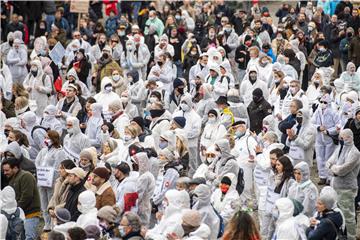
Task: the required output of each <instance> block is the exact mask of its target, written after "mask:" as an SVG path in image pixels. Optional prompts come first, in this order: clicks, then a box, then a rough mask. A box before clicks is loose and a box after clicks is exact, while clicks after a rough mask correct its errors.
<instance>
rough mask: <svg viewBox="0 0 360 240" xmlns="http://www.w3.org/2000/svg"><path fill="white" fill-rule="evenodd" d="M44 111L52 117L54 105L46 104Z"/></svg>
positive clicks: (54, 111)
mask: <svg viewBox="0 0 360 240" xmlns="http://www.w3.org/2000/svg"><path fill="white" fill-rule="evenodd" d="M44 112H47V113H48V114H49V116H52V117H54V116H55V114H56V107H55V106H54V105H47V106H46V108H45V109H44Z"/></svg>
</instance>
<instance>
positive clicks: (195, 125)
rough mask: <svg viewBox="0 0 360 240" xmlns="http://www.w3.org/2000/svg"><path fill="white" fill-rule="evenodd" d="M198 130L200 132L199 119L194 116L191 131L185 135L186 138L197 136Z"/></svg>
mask: <svg viewBox="0 0 360 240" xmlns="http://www.w3.org/2000/svg"><path fill="white" fill-rule="evenodd" d="M194 114H195V113H194ZM200 132H201V119H199V121H198V119H197V118H196V120H195V121H193V122H192V126H191V131H189V132H188V133H187V134H186V135H187V137H188V139H193V138H197V137H199V135H200Z"/></svg>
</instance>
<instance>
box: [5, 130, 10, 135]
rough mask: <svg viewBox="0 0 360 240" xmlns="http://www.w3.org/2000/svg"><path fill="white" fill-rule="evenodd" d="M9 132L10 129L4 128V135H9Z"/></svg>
mask: <svg viewBox="0 0 360 240" xmlns="http://www.w3.org/2000/svg"><path fill="white" fill-rule="evenodd" d="M9 133H10V130H7V129H5V130H4V134H5V136H6V137H8V136H9Z"/></svg>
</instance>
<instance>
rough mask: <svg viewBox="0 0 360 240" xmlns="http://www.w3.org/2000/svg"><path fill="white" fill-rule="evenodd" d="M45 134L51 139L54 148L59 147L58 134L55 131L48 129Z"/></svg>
mask: <svg viewBox="0 0 360 240" xmlns="http://www.w3.org/2000/svg"><path fill="white" fill-rule="evenodd" d="M47 135H48V137H49V138H50V140H51V141H52V144H53V146H54V147H55V148H60V147H61V141H60V135H59V133H58V132H57V131H54V130H48V131H47Z"/></svg>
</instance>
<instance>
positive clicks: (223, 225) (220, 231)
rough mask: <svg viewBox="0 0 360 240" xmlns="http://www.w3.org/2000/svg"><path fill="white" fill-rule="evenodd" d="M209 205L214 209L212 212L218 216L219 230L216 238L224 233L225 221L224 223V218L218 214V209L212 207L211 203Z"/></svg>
mask: <svg viewBox="0 0 360 240" xmlns="http://www.w3.org/2000/svg"><path fill="white" fill-rule="evenodd" d="M211 207H212V208H213V209H214V212H215V214H216V216H218V218H219V220H220V226H219V227H220V228H219V232H218V235H217V238H221V237H222V236H223V235H224V232H225V223H224V219H223V217H222V216H221V215H220V213H219V212H218V211H216V209H215V208H214V206H213V205H212V204H211Z"/></svg>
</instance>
